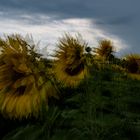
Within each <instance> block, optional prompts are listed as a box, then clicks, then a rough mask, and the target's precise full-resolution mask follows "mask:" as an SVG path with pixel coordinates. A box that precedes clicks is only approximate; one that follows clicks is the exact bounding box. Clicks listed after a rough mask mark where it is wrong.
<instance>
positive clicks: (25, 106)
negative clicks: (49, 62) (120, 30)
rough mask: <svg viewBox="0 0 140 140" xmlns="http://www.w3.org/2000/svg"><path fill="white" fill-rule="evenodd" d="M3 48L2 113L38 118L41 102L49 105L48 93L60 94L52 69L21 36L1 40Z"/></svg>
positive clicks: (0, 73) (0, 64)
mask: <svg viewBox="0 0 140 140" xmlns="http://www.w3.org/2000/svg"><path fill="white" fill-rule="evenodd" d="M0 48H1V53H0V111H1V113H2V114H3V115H5V116H8V117H10V118H18V119H22V118H27V117H30V116H34V117H38V115H39V111H40V108H41V105H42V102H46V104H47V100H48V97H49V96H54V97H57V95H56V93H55V92H54V91H55V89H54V87H53V85H52V84H51V75H50V74H49V73H47V72H48V71H49V70H47V67H46V65H45V64H44V63H43V61H40V60H41V59H40V55H38V54H37V53H36V52H35V51H34V49H33V47H31V46H30V45H29V44H28V43H27V42H26V41H25V40H24V39H23V38H22V37H20V36H18V35H14V36H8V37H7V38H6V39H0ZM46 73H47V74H46Z"/></svg>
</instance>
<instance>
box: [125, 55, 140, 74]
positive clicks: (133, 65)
mask: <svg viewBox="0 0 140 140" xmlns="http://www.w3.org/2000/svg"><path fill="white" fill-rule="evenodd" d="M125 61H126V69H127V70H128V72H130V73H139V70H140V55H138V54H130V55H127V56H126V57H125Z"/></svg>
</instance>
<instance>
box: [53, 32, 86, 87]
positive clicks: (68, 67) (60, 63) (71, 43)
mask: <svg viewBox="0 0 140 140" xmlns="http://www.w3.org/2000/svg"><path fill="white" fill-rule="evenodd" d="M57 47H58V50H57V51H56V54H55V57H56V60H55V62H54V63H55V66H54V71H55V75H56V78H57V79H58V80H59V81H61V82H63V84H64V86H71V87H75V86H77V85H78V84H79V83H80V81H81V80H82V79H84V77H85V76H86V75H87V67H86V60H85V55H84V51H85V48H86V47H87V44H86V43H81V42H80V40H79V39H78V38H74V37H72V36H70V35H67V34H66V35H65V36H64V37H63V38H61V39H60V41H59V44H58V45H57Z"/></svg>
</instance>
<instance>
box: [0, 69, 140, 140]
mask: <svg viewBox="0 0 140 140" xmlns="http://www.w3.org/2000/svg"><path fill="white" fill-rule="evenodd" d="M139 85H140V81H138V80H132V79H130V78H128V77H127V75H126V74H124V73H121V72H115V71H113V70H112V68H110V67H109V66H106V67H105V68H104V69H103V70H97V69H96V70H95V69H94V67H92V68H91V69H90V76H89V77H88V78H86V79H85V80H84V81H83V82H82V83H81V84H80V85H79V86H78V87H77V88H76V89H71V88H60V89H59V90H60V99H59V100H56V99H55V100H54V99H53V98H52V99H50V100H49V110H48V112H46V111H45V110H44V109H42V115H41V117H40V119H38V120H36V119H34V118H32V119H30V120H22V121H16V120H15V121H13V120H11V121H10V120H6V119H4V118H2V117H1V118H0V132H1V138H2V137H3V136H4V138H3V140H28V139H30V140H69V139H70V140H71V139H72V140H93V139H94V140H138V139H140V86H139Z"/></svg>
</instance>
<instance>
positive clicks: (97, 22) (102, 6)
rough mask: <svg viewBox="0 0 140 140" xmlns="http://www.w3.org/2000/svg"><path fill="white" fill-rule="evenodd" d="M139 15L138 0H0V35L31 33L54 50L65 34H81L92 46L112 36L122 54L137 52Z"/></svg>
mask: <svg viewBox="0 0 140 140" xmlns="http://www.w3.org/2000/svg"><path fill="white" fill-rule="evenodd" d="M139 14H140V1H139V0H0V36H3V35H4V34H13V33H20V34H22V35H26V34H32V36H33V38H34V39H35V40H36V41H41V43H40V44H41V45H40V47H41V49H42V48H44V47H45V46H47V47H48V50H50V51H53V50H54V49H55V47H54V46H55V45H56V43H57V40H58V38H59V37H61V36H62V35H63V34H64V33H67V32H69V33H70V34H72V35H75V34H76V33H80V34H82V36H83V38H84V39H85V40H86V41H87V42H88V43H89V45H90V46H93V47H97V44H98V41H99V40H100V39H111V40H112V41H113V43H114V46H115V47H116V51H117V55H119V56H123V55H124V54H125V53H140V44H139V41H140V27H139V25H140V15H139ZM43 51H45V49H43Z"/></svg>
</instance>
